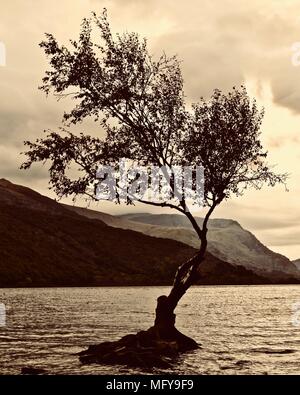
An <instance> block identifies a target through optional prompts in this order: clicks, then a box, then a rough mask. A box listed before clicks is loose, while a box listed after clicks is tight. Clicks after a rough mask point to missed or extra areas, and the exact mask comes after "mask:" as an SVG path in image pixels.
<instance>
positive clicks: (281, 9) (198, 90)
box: [0, 0, 300, 259]
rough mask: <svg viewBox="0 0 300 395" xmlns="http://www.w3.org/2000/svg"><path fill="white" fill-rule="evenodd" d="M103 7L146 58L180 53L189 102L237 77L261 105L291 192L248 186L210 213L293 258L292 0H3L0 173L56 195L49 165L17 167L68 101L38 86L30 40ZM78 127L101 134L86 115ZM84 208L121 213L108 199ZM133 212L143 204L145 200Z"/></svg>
mask: <svg viewBox="0 0 300 395" xmlns="http://www.w3.org/2000/svg"><path fill="white" fill-rule="evenodd" d="M103 7H106V8H107V10H108V15H109V20H110V23H111V27H112V30H113V32H123V31H135V32H138V33H139V34H140V35H141V36H142V37H143V36H145V37H147V40H148V45H149V48H150V52H151V53H153V55H154V56H159V55H160V54H161V53H162V51H165V52H166V53H167V54H168V55H174V54H176V55H177V56H178V57H179V59H180V60H181V61H182V70H183V76H184V81H185V93H186V96H187V101H188V102H190V103H192V102H196V101H197V100H198V99H199V97H200V96H204V97H209V96H210V94H211V93H212V90H213V89H215V88H219V89H222V90H224V91H226V90H228V89H231V88H232V87H233V86H236V85H240V84H242V83H243V84H245V85H246V87H247V89H248V92H249V94H250V95H251V96H253V97H256V99H257V101H258V103H259V105H260V106H263V107H264V108H265V117H264V121H263V124H262V141H263V144H264V147H265V148H266V149H267V150H268V152H269V157H268V158H269V159H268V160H269V162H270V163H273V164H274V165H276V168H275V169H276V170H277V171H279V172H288V173H289V174H290V177H289V180H288V190H289V191H288V192H287V191H286V190H285V188H284V187H283V186H276V187H274V188H268V187H265V188H264V189H262V190H260V191H256V190H253V191H250V190H249V191H247V193H246V194H245V195H244V196H243V197H241V198H238V199H237V198H234V199H230V200H228V201H227V202H225V203H224V204H222V205H221V206H220V207H218V208H217V209H216V211H215V214H214V217H218V218H233V219H236V220H237V221H239V223H240V224H241V225H242V226H243V227H245V228H246V229H248V230H250V231H252V232H253V233H254V234H255V235H256V236H257V237H258V238H259V239H260V240H261V241H262V242H263V243H264V244H266V245H267V246H268V247H269V248H271V249H272V250H274V251H276V252H280V253H282V254H284V255H286V256H288V257H289V258H290V259H297V258H300V203H299V195H300V89H299V82H300V65H299V64H298V63H299V62H298V60H300V56H299V58H298V56H297V52H295V49H296V50H297V48H300V44H299V47H298V46H297V44H295V43H299V42H300V0H264V1H262V0H252V1H249V0H222V1H221V0H185V1H184V2H182V1H179V0H178V1H177V0H51V1H48V0H1V10H0V42H1V43H2V44H0V178H1V177H3V178H6V179H9V180H10V181H12V182H15V183H19V184H22V185H26V186H28V187H30V188H33V189H35V190H37V191H38V192H40V193H43V194H46V195H48V196H50V197H55V196H54V194H53V192H51V191H49V190H48V174H47V165H44V166H42V165H40V164H39V165H35V166H34V167H33V168H32V169H31V170H29V171H21V170H19V166H20V164H21V163H22V161H23V160H24V156H23V155H22V154H21V152H22V151H23V150H24V146H23V141H24V140H35V139H36V138H38V137H41V136H42V131H43V130H44V129H52V130H56V129H57V128H58V126H60V125H61V118H62V114H63V112H64V111H65V110H66V107H67V106H68V104H67V103H63V102H62V101H60V102H57V101H56V100H55V98H53V97H48V98H46V96H45V95H44V93H43V92H41V91H39V90H38V86H40V85H41V79H42V77H43V75H44V72H45V70H46V69H47V68H48V67H47V61H46V59H45V56H44V53H43V51H42V50H41V48H40V47H39V46H38V44H39V43H40V42H41V41H42V40H43V37H44V33H45V32H49V33H53V34H54V36H55V37H56V38H57V39H58V41H59V42H61V43H64V44H66V43H67V40H68V39H75V38H77V37H78V33H79V26H80V22H81V20H82V18H83V17H89V16H90V14H91V12H92V11H95V12H97V13H100V12H101V11H102V9H103ZM3 47H5V53H6V59H5V64H4V62H3V56H2V61H1V54H3ZM292 48H294V49H292ZM293 60H294V61H293ZM84 128H85V129H84V131H85V132H87V133H91V134H98V135H101V133H102V132H101V130H100V128H98V127H97V125H95V123H93V122H86V123H85V124H84ZM78 204H80V205H84V204H86V203H84V202H78ZM91 207H92V208H94V209H98V210H100V211H106V212H110V213H112V214H113V213H118V214H119V213H124V212H128V211H129V209H128V207H127V206H125V207H124V206H116V205H114V204H113V203H109V202H100V203H97V205H92V206H91ZM131 211H140V212H141V211H144V212H146V211H147V212H148V211H149V206H147V207H143V206H136V207H134V208H131ZM152 211H153V212H154V210H152ZM156 212H158V211H156ZM199 215H200V216H201V211H199Z"/></svg>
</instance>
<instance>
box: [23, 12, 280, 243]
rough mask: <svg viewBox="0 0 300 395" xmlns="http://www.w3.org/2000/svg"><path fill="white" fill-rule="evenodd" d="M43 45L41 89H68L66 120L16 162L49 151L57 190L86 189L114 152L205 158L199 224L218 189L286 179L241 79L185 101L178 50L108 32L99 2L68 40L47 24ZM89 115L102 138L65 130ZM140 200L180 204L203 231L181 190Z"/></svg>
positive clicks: (153, 159)
mask: <svg viewBox="0 0 300 395" xmlns="http://www.w3.org/2000/svg"><path fill="white" fill-rule="evenodd" d="M94 28H95V31H96V33H97V36H96V37H97V38H96V40H93V39H92V32H93V31H94ZM95 41H96V42H95ZM40 45H41V47H42V48H43V49H44V51H45V53H46V55H47V57H48V59H49V64H50V66H51V67H50V70H48V71H46V75H45V77H44V79H43V85H42V86H41V89H42V90H43V91H45V92H46V94H50V93H53V94H54V95H55V96H56V97H57V98H58V99H59V100H60V99H63V98H67V97H71V98H72V99H74V101H75V105H74V107H73V109H72V110H71V111H70V112H68V113H65V114H64V128H60V129H59V131H58V132H54V131H48V132H46V136H45V137H43V138H40V139H38V140H37V141H36V142H29V141H27V142H25V144H26V145H27V146H28V150H27V152H26V155H27V161H26V162H25V163H24V164H23V165H22V167H23V168H24V169H27V168H29V167H30V166H31V165H32V164H33V163H34V162H39V161H42V162H44V161H49V162H50V184H51V187H52V188H54V190H55V191H56V193H57V194H58V195H59V196H61V197H62V196H69V195H80V194H89V195H90V192H89V191H90V190H89V187H90V186H91V185H93V183H94V182H95V178H96V171H97V167H98V166H99V164H103V165H106V164H109V165H116V164H117V162H118V160H119V159H120V158H127V159H129V160H131V161H134V162H135V163H137V164H139V165H144V166H145V165H146V166H148V165H155V166H167V167H172V166H175V165H180V166H181V165H192V166H194V165H202V166H203V167H204V169H205V186H204V190H205V195H204V203H205V205H206V206H208V212H207V214H206V217H205V221H204V224H203V232H204V231H205V228H206V224H207V220H208V218H209V216H210V215H211V213H212V211H213V210H214V208H215V207H216V206H217V205H218V204H220V203H221V201H222V200H223V199H227V198H229V197H230V196H231V195H232V194H235V195H240V194H242V193H243V191H244V190H245V188H248V187H255V188H261V187H262V185H263V184H265V183H266V184H268V185H271V186H274V185H275V184H276V183H278V182H279V183H280V182H285V179H286V175H285V174H283V175H281V174H276V173H274V172H273V171H272V168H271V167H270V166H269V165H268V163H267V162H266V156H267V152H266V151H264V150H263V147H262V145H261V142H260V126H261V122H262V118H263V111H262V110H259V109H258V107H257V104H256V102H255V100H251V99H250V98H249V96H248V94H247V91H246V89H245V87H244V86H242V87H240V88H233V90H232V91H231V92H229V93H222V92H221V91H219V90H215V91H214V92H213V94H212V96H211V98H209V99H208V100H205V99H204V98H201V99H200V101H199V102H198V103H196V104H194V105H193V106H192V108H191V109H189V106H188V105H187V104H186V99H185V95H184V90H183V78H182V74H181V69H180V62H179V61H178V59H177V58H176V57H167V56H166V55H165V54H162V55H161V57H160V58H159V59H157V60H155V59H154V58H153V57H152V56H151V55H150V54H149V52H148V49H147V42H146V40H141V39H140V38H139V36H138V35H137V34H136V33H124V34H116V35H115V36H113V34H112V33H111V30H110V26H109V23H108V20H107V13H106V10H104V12H103V13H102V14H101V15H100V16H97V15H96V14H93V16H92V17H91V18H90V19H84V20H83V22H82V25H81V32H80V36H79V40H78V41H73V40H72V41H70V46H69V47H70V48H68V47H66V46H64V45H59V44H58V42H57V40H56V39H55V38H54V36H53V35H51V34H47V35H46V40H45V41H43V42H42V43H41V44H40ZM87 117H92V118H93V119H94V120H95V121H97V122H98V123H99V125H100V127H101V128H102V129H103V131H104V132H105V137H104V138H100V137H92V136H88V135H85V134H80V135H75V134H73V133H72V132H71V131H70V126H71V125H72V124H78V123H80V122H82V121H83V120H84V119H85V118H87ZM74 165H75V167H77V168H78V170H80V171H81V173H80V176H79V177H77V178H75V179H72V178H71V177H70V176H69V175H68V170H69V169H70V168H71V167H72V166H74ZM90 196H91V197H93V195H90ZM144 203H148V204H154V205H160V206H167V207H173V208H176V209H177V210H179V211H180V212H182V213H185V214H186V215H187V216H188V217H189V219H190V220H191V222H192V224H193V226H194V228H195V230H196V231H197V233H198V234H199V236H200V238H201V235H202V233H201V232H202V231H201V229H200V228H199V226H198V225H197V224H196V222H195V220H194V219H193V216H192V215H191V214H190V212H189V209H188V207H187V203H186V201H185V200H184V198H183V199H182V200H180V201H173V202H170V201H168V202H162V203H160V204H158V203H156V202H151V201H144Z"/></svg>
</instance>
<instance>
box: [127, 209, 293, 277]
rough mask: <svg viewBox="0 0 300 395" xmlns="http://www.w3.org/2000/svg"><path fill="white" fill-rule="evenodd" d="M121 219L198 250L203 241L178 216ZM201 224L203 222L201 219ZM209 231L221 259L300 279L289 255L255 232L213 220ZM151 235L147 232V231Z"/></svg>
mask: <svg viewBox="0 0 300 395" xmlns="http://www.w3.org/2000/svg"><path fill="white" fill-rule="evenodd" d="M121 219H122V220H124V219H127V220H129V221H131V222H137V223H139V224H140V223H142V224H148V225H151V226H154V225H156V226H159V229H158V228H157V233H156V235H157V236H158V237H166V236H167V237H170V238H172V239H175V240H178V241H182V242H183V243H186V244H188V245H190V246H193V247H195V248H196V247H197V246H198V245H199V240H198V237H197V235H196V234H195V232H194V231H193V230H192V226H191V224H190V223H189V221H188V219H187V218H185V217H184V216H183V215H178V214H161V215H155V214H148V213H146V214H126V215H123V216H121ZM196 219H197V222H198V223H199V224H200V225H201V224H202V222H203V219H202V218H200V217H197V218H196ZM208 225H209V231H208V250H209V251H210V252H211V253H212V254H213V255H215V256H216V257H218V258H219V259H221V260H224V261H227V262H230V263H232V264H235V265H242V266H244V267H246V268H247V269H251V270H253V271H255V272H256V273H258V274H261V275H264V276H266V277H272V278H277V277H278V276H279V277H281V276H282V275H283V276H287V277H290V276H295V277H299V276H300V271H299V270H298V267H296V265H294V263H293V262H291V261H290V260H289V259H288V258H286V257H285V256H283V255H281V254H278V253H275V252H273V251H271V250H270V249H269V248H267V247H266V246H264V245H263V244H262V243H261V242H260V241H259V240H258V239H257V238H256V237H255V236H254V235H253V234H252V233H251V232H249V231H247V230H245V229H244V228H242V227H241V226H240V225H239V223H238V222H237V221H234V220H231V219H211V220H210V221H209V224H208ZM137 230H139V228H137ZM145 233H147V232H145Z"/></svg>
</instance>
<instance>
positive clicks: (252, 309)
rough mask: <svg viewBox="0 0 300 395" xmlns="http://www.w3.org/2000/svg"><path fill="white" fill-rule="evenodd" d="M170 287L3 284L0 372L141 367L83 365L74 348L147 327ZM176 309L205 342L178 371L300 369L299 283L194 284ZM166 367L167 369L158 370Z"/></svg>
mask: <svg viewBox="0 0 300 395" xmlns="http://www.w3.org/2000/svg"><path fill="white" fill-rule="evenodd" d="M168 290H169V288H168V287H98V288H34V289H25V288H20V289H3V288H2V289H0V303H4V304H5V306H6V325H5V326H0V373H1V374H19V373H20V370H21V368H22V367H25V366H35V367H40V368H44V369H46V370H47V372H48V373H50V374H131V373H143V371H142V370H139V369H129V368H126V367H122V366H113V367H112V366H100V365H85V366H82V365H81V364H80V363H79V360H78V357H77V356H76V355H74V354H75V353H77V352H79V351H81V350H83V349H85V348H86V347H87V346H88V345H90V344H97V343H100V342H102V341H105V340H117V339H119V338H120V337H122V336H124V335H126V334H129V333H135V332H137V331H139V330H142V329H147V328H148V327H149V326H151V325H152V323H153V320H154V310H155V306H156V298H157V297H158V296H159V295H162V294H165V293H167V292H168ZM295 309H296V310H295ZM176 313H177V328H178V329H179V330H181V331H182V332H183V333H185V334H186V335H188V336H191V337H192V338H194V339H195V340H196V341H197V342H199V343H201V348H200V349H198V350H196V351H193V352H190V353H186V354H184V355H182V356H180V358H179V359H178V361H177V362H176V365H175V367H174V370H172V372H174V373H179V374H299V373H300V326H299V325H300V286H299V285H275V286H274V285H266V286H198V287H193V288H192V289H190V290H189V291H188V293H187V294H186V295H185V296H184V297H183V299H182V300H181V303H180V305H179V306H178V308H177V311H176ZM2 324H3V323H2ZM164 372H170V371H161V370H155V371H153V373H164ZM144 373H152V372H149V371H148V372H144Z"/></svg>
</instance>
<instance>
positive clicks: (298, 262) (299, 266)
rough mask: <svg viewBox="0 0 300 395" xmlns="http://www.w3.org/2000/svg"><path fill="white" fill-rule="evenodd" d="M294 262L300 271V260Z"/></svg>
mask: <svg viewBox="0 0 300 395" xmlns="http://www.w3.org/2000/svg"><path fill="white" fill-rule="evenodd" d="M292 262H293V264H294V265H295V266H296V267H297V268H298V269H299V270H300V259H296V260H295V261H292Z"/></svg>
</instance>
